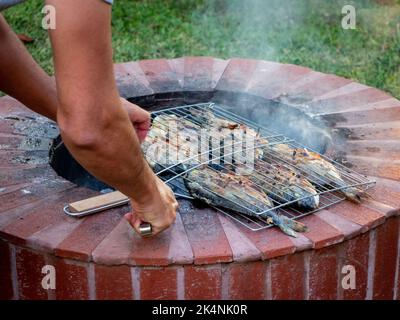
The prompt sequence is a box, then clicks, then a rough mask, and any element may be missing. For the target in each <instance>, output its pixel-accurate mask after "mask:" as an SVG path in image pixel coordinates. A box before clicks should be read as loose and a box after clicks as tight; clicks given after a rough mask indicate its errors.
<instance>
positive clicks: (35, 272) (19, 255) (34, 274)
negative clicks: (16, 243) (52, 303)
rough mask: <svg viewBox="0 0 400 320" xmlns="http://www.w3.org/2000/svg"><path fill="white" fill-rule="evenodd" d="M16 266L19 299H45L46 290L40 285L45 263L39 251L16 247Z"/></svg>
mask: <svg viewBox="0 0 400 320" xmlns="http://www.w3.org/2000/svg"><path fill="white" fill-rule="evenodd" d="M15 253H16V267H17V279H18V290H19V299H23V300H25V299H27V300H47V291H46V290H45V289H43V287H42V279H43V277H44V276H45V274H42V268H43V267H44V266H45V265H46V262H45V258H44V256H42V255H41V254H40V253H37V252H34V251H30V250H27V249H23V248H19V247H17V248H16V250H15Z"/></svg>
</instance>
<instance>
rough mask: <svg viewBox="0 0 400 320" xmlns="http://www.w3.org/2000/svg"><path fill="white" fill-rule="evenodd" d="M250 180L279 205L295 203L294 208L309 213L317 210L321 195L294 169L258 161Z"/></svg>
mask: <svg viewBox="0 0 400 320" xmlns="http://www.w3.org/2000/svg"><path fill="white" fill-rule="evenodd" d="M255 169H256V170H255V171H254V172H253V173H252V174H250V175H249V179H250V180H251V181H253V182H254V183H256V184H257V185H259V186H260V187H261V188H262V190H263V191H264V192H265V193H266V194H267V195H268V196H269V197H270V198H271V199H274V200H275V201H277V202H279V203H285V202H293V204H292V205H293V206H295V207H298V208H300V209H304V210H307V211H310V210H314V209H317V208H318V206H319V195H318V192H317V191H316V190H315V187H314V186H313V185H312V184H311V183H310V182H309V181H308V180H307V179H306V178H304V177H303V176H301V175H300V174H299V172H297V171H296V170H294V169H293V168H290V167H289V166H285V165H282V164H277V163H274V164H269V163H266V162H261V161H257V162H256V163H255Z"/></svg>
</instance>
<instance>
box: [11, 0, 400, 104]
mask: <svg viewBox="0 0 400 320" xmlns="http://www.w3.org/2000/svg"><path fill="white" fill-rule="evenodd" d="M115 2H116V3H115V5H114V7H113V23H112V27H113V47H114V59H115V61H116V62H122V61H130V60H138V59H146V58H160V57H164V58H174V57H179V56H183V55H208V56H215V57H220V58H229V57H248V58H258V59H266V60H273V61H280V62H285V63H294V64H299V65H304V66H308V67H311V68H313V69H315V70H318V71H321V72H327V73H335V74H338V75H340V76H344V77H347V78H352V79H354V80H356V81H359V82H361V83H365V84H367V85H370V86H374V87H377V88H380V89H383V90H385V91H388V92H390V93H391V94H393V95H394V96H396V97H397V98H400V1H396V0H392V1H383V0H380V1H379V0H375V1H373V0H358V1H348V0H329V1H327V0H326V1H321V0H279V1H278V0H269V1H267V0H246V1H243V0H209V1H204V0H202V1H201V0H186V1H184V0H178V1H177V0H175V1H173V0H147V1H132V0H116V1H115ZM349 3H350V4H353V5H354V6H355V7H356V10H357V29H356V30H343V29H342V28H341V18H342V14H341V8H342V6H343V5H344V4H349ZM377 3H389V4H388V5H382V4H377ZM41 6H42V1H41V0H30V1H27V2H26V3H24V4H22V5H19V6H17V7H14V8H11V9H9V10H7V11H5V13H4V14H5V17H6V19H7V20H8V21H9V23H10V24H11V26H12V27H13V28H14V29H15V31H16V32H19V33H24V34H27V35H29V36H31V37H33V38H34V39H35V42H34V43H32V44H28V45H27V47H28V49H29V51H30V52H31V53H32V54H33V56H34V57H35V59H36V60H37V61H38V62H39V63H40V65H42V66H43V68H44V69H45V70H46V71H48V72H49V73H52V72H53V67H52V61H51V50H50V45H49V41H48V39H47V34H46V32H45V31H44V30H42V29H41V18H42V14H41V12H40V9H41Z"/></svg>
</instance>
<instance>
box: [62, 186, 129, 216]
mask: <svg viewBox="0 0 400 320" xmlns="http://www.w3.org/2000/svg"><path fill="white" fill-rule="evenodd" d="M124 200H128V197H127V196H126V195H124V194H123V193H121V192H119V191H114V192H110V193H106V194H102V195H100V196H95V197H92V198H88V199H85V200H80V201H76V202H72V203H70V204H68V206H69V208H70V210H71V211H72V212H81V211H85V210H91V209H96V208H99V207H102V206H105V205H109V204H113V203H115V202H119V201H124Z"/></svg>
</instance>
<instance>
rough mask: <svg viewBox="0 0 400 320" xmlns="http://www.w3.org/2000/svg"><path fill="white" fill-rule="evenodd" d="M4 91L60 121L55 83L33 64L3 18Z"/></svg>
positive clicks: (0, 59)
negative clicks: (57, 115)
mask: <svg viewBox="0 0 400 320" xmlns="http://www.w3.org/2000/svg"><path fill="white" fill-rule="evenodd" d="M0 90H1V91H3V92H5V93H7V94H9V95H10V96H12V97H14V98H15V99H17V100H19V101H20V102H22V103H23V104H25V105H26V106H27V107H29V108H31V109H32V110H34V111H36V112H38V113H40V114H42V115H44V116H46V117H48V118H50V119H52V120H54V121H55V120H56V114H57V104H58V103H57V93H56V86H55V81H54V80H53V79H51V77H50V76H49V75H47V74H46V72H44V71H43V69H42V68H40V66H39V65H38V64H37V63H36V62H35V61H34V60H33V58H32V57H31V55H30V54H29V53H28V51H27V50H26V49H25V47H24V45H23V44H22V43H21V41H20V40H19V39H18V38H17V36H16V35H15V33H14V32H13V31H12V30H11V28H10V27H9V26H8V24H7V22H6V21H5V19H4V18H3V16H2V15H1V14H0Z"/></svg>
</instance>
